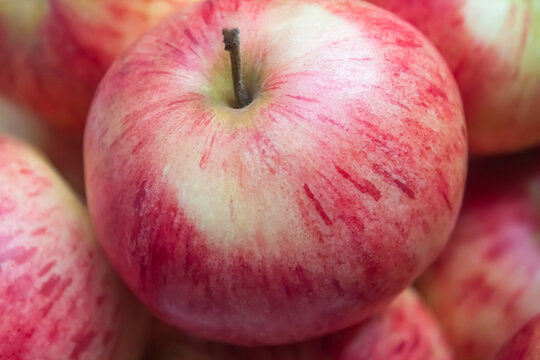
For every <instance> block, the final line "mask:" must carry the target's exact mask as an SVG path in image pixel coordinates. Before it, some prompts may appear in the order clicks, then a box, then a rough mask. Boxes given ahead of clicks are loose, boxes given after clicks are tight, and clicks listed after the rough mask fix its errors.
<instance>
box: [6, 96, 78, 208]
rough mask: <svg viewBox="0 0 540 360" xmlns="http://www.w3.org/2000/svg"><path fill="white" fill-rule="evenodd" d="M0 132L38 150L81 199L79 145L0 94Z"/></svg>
mask: <svg viewBox="0 0 540 360" xmlns="http://www.w3.org/2000/svg"><path fill="white" fill-rule="evenodd" d="M0 134H6V135H9V136H15V137H17V138H19V139H21V140H24V141H25V142H27V143H30V144H32V145H33V146H35V147H36V148H38V149H39V150H40V151H42V152H43V153H44V154H45V155H46V156H47V157H48V158H49V159H50V161H51V163H52V165H53V166H54V168H55V169H56V170H57V171H58V172H60V174H61V175H62V177H63V178H64V179H66V181H67V182H68V183H69V185H70V186H71V188H72V189H73V190H74V191H75V192H76V193H77V195H79V196H80V197H81V198H83V199H84V197H85V196H84V175H83V162H82V147H81V146H80V144H79V143H78V142H73V141H70V140H69V139H68V138H65V137H63V136H60V135H59V134H57V133H56V132H55V131H53V130H52V129H51V128H50V127H49V126H47V125H46V124H45V123H44V122H43V121H40V119H38V118H37V117H36V116H34V115H33V114H31V113H29V112H28V111H26V110H24V109H21V108H20V107H19V106H17V105H15V104H13V103H12V102H10V101H8V100H6V99H4V98H2V97H0Z"/></svg>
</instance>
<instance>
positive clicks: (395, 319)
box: [144, 289, 454, 360]
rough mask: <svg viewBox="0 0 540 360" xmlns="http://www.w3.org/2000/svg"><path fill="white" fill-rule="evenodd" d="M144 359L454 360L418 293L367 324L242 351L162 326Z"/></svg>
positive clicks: (157, 328)
mask: <svg viewBox="0 0 540 360" xmlns="http://www.w3.org/2000/svg"><path fill="white" fill-rule="evenodd" d="M152 335H153V337H152V338H151V339H150V341H149V346H148V348H147V351H146V352H147V354H146V356H145V357H144V360H253V359H257V360H389V359H392V360H425V359H429V360H452V359H454V356H453V354H452V351H451V349H450V347H449V346H448V343H447V341H446V339H445V338H444V336H443V334H442V331H441V328H440V326H439V324H438V323H437V320H435V318H434V317H433V315H432V314H431V313H430V312H429V310H428V309H427V308H426V306H425V305H424V304H423V302H422V300H421V299H420V298H419V297H418V295H417V294H416V292H415V291H414V290H410V289H407V290H405V291H403V292H402V293H401V294H400V295H399V296H398V297H397V298H396V299H394V300H393V301H392V302H391V303H390V305H389V306H388V308H387V309H385V310H384V311H383V312H382V313H381V314H378V315H375V316H374V317H373V318H370V319H368V320H366V321H364V322H362V323H361V324H358V325H355V326H353V327H350V328H348V329H345V330H342V331H340V332H337V333H333V334H331V335H327V336H325V337H322V338H317V339H314V340H311V341H307V342H303V343H298V344H292V345H283V346H274V347H260V348H259V347H241V346H234V345H227V344H222V343H215V342H210V341H205V340H202V339H197V338H194V337H190V336H189V335H185V334H181V333H179V332H178V331H175V330H174V329H171V328H167V327H165V326H164V325H163V324H162V323H157V325H156V326H155V327H154V331H153V332H152Z"/></svg>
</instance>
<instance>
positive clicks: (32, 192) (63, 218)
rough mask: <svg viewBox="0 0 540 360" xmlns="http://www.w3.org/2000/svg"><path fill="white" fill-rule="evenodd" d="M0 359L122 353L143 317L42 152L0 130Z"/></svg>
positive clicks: (141, 329) (136, 350)
mask: <svg viewBox="0 0 540 360" xmlns="http://www.w3.org/2000/svg"><path fill="white" fill-rule="evenodd" d="M0 314H2V315H1V316H0V339H2V340H1V341H0V359H17V360H26V359H29V360H30V359H31V360H35V359H39V360H58V359H74V360H75V359H77V360H86V359H87V360H95V359H100V360H122V359H125V360H128V359H135V358H137V357H138V356H140V354H141V352H142V351H143V349H142V346H141V343H143V341H144V338H145V336H146V326H147V322H148V320H147V319H148V316H147V315H146V313H145V312H144V311H143V310H142V309H141V307H140V306H139V305H138V304H137V303H136V301H135V300H134V299H133V297H132V296H131V295H130V294H129V293H128V291H127V290H126V289H125V287H123V285H122V283H121V282H120V281H119V280H118V279H117V278H116V276H115V275H114V273H113V272H112V270H111V269H110V267H109V266H108V264H107V262H106V260H105V257H104V255H103V253H102V251H101V249H100V247H99V244H98V243H97V242H96V241H94V239H93V237H92V235H91V229H90V223H89V219H88V214H87V212H86V210H85V209H84V208H83V207H82V205H81V204H80V202H79V200H78V199H77V198H76V197H75V196H74V195H73V194H72V192H71V191H70V190H69V189H68V188H67V186H66V185H65V184H64V183H63V182H62V180H60V178H59V177H58V175H57V174H56V172H55V171H54V170H53V169H52V168H51V167H50V166H49V165H48V164H47V163H46V162H45V161H44V160H43V158H42V157H41V155H39V154H38V153H37V152H35V151H34V150H32V149H31V148H30V147H29V146H27V145H24V144H23V143H22V142H19V141H17V140H13V139H10V138H8V137H5V136H0Z"/></svg>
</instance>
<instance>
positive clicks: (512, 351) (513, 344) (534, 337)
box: [495, 315, 540, 360]
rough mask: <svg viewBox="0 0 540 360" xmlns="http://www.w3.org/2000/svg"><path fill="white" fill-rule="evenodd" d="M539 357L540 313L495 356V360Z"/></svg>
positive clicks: (530, 359) (533, 359) (524, 359)
mask: <svg viewBox="0 0 540 360" xmlns="http://www.w3.org/2000/svg"><path fill="white" fill-rule="evenodd" d="M538 359H540V315H537V316H536V317H535V318H534V319H532V320H531V321H529V322H528V323H527V325H525V326H524V327H523V328H522V329H520V330H519V331H518V332H517V334H516V335H514V337H513V338H512V339H510V341H508V342H507V343H506V345H505V346H504V347H503V348H502V350H501V351H500V352H499V354H498V355H497V357H496V358H495V360H538Z"/></svg>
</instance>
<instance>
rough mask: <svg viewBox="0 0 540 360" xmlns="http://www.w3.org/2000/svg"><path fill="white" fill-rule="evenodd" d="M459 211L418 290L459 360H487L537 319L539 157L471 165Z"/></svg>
mask: <svg viewBox="0 0 540 360" xmlns="http://www.w3.org/2000/svg"><path fill="white" fill-rule="evenodd" d="M470 169H471V170H470V172H471V173H470V178H469V179H470V180H469V182H468V185H467V186H468V190H467V194H466V196H465V201H464V205H463V210H462V212H461V214H460V217H459V219H458V222H457V225H456V228H455V230H454V233H453V234H452V237H451V238H450V241H449V242H448V245H447V247H446V248H445V249H444V251H443V253H442V254H441V256H440V257H439V258H438V259H437V260H436V262H435V263H434V264H433V266H432V267H431V268H430V269H429V270H428V271H427V272H426V274H425V275H423V276H422V277H421V278H420V281H419V282H418V286H419V289H420V290H421V292H422V294H423V295H425V297H426V300H427V302H428V303H429V304H430V306H431V308H432V309H433V310H434V313H435V314H436V315H437V317H438V318H439V320H440V321H441V324H442V325H443V327H444V329H445V332H446V334H447V335H448V337H449V340H450V341H451V343H452V345H453V347H454V349H455V350H456V355H457V357H458V358H459V359H464V360H467V359H479V360H480V359H482V360H483V359H492V358H493V357H494V356H495V354H496V353H497V351H498V350H499V349H500V347H501V346H502V345H503V344H504V343H505V341H507V340H508V338H509V337H510V336H512V335H513V334H514V333H515V332H516V331H517V330H518V329H519V328H520V327H521V326H523V325H524V324H525V323H526V322H527V321H528V320H530V319H531V318H532V317H533V316H535V315H536V314H537V313H540V302H539V301H538V299H539V298H540V247H539V246H538V245H539V243H538V234H539V232H540V216H539V211H538V210H539V209H540V207H539V206H538V204H539V203H540V196H539V195H540V153H539V152H532V153H526V154H524V155H520V156H515V157H503V158H501V159H496V160H492V161H489V162H480V161H478V162H475V163H471V167H470Z"/></svg>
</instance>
